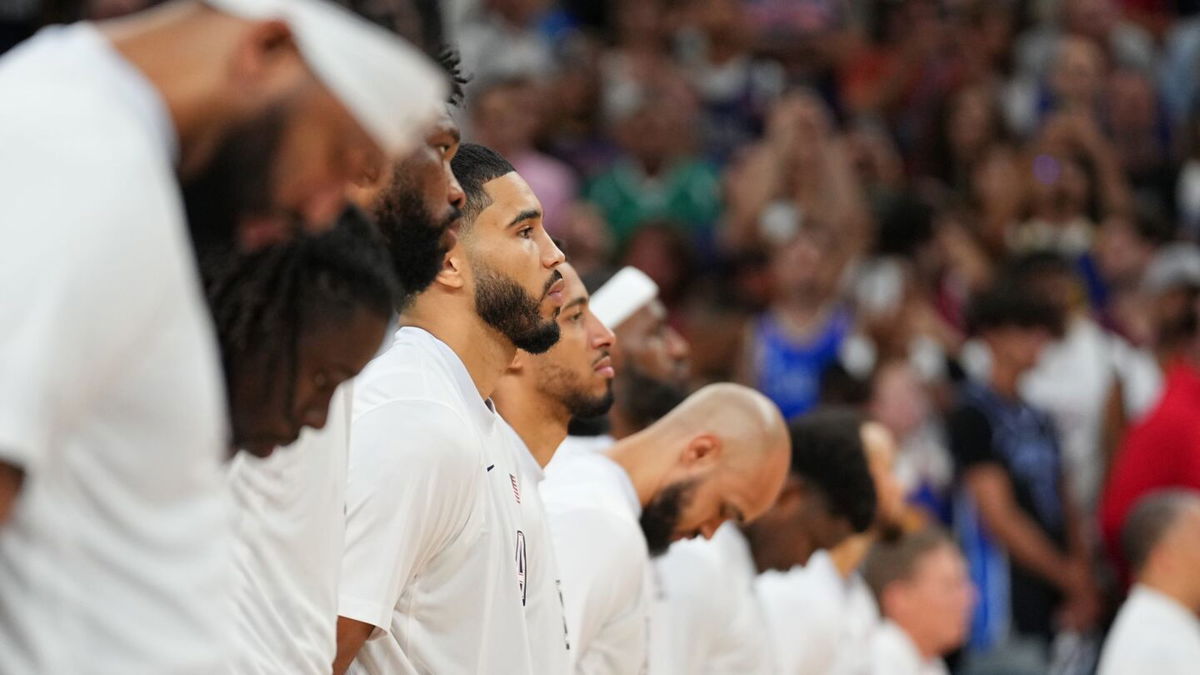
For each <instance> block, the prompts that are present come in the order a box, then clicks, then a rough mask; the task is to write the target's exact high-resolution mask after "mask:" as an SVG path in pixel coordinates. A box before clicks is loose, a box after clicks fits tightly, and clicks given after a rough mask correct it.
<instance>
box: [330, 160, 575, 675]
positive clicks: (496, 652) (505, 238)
mask: <svg viewBox="0 0 1200 675" xmlns="http://www.w3.org/2000/svg"><path fill="white" fill-rule="evenodd" d="M451 166H452V169H453V171H454V175H455V176H456V177H457V179H458V181H459V183H460V184H461V185H462V188H463V192H464V194H465V195H466V204H465V208H464V219H463V223H462V225H461V226H460V230H459V232H458V233H457V236H456V237H455V243H454V246H453V248H452V249H451V250H450V252H449V254H448V255H447V256H446V258H445V260H444V262H443V264H442V266H441V268H440V269H439V270H438V272H437V275H436V277H435V279H434V281H433V283H432V284H431V285H430V286H429V287H428V288H427V289H425V290H424V291H422V292H421V293H418V294H416V295H415V296H414V297H413V298H412V299H411V300H410V302H409V304H408V305H407V306H406V307H405V308H404V310H403V312H402V313H401V325H402V327H401V328H400V330H399V331H398V332H397V333H396V336H395V341H394V342H393V344H392V346H391V347H390V348H389V349H388V350H387V351H386V352H384V353H383V354H382V355H380V356H379V357H378V358H376V359H375V360H374V361H372V362H371V363H370V364H369V365H368V366H367V368H366V369H365V370H364V371H363V374H362V375H361V376H360V377H359V378H358V379H357V380H356V382H355V386H354V410H353V415H352V422H351V434H350V463H349V467H348V480H347V486H346V489H347V493H346V509H347V512H346V545H345V552H344V556H343V565H342V576H341V582H340V590H339V614H340V618H339V620H338V656H337V660H336V661H335V664H334V672H335V673H338V674H340V673H342V672H345V671H346V669H347V667H350V665H351V662H353V663H354V666H353V670H354V672H356V673H380V674H383V673H386V674H389V675H391V674H395V673H403V674H407V673H448V672H480V673H482V672H495V673H513V674H516V675H519V674H521V673H528V672H532V669H533V666H532V659H531V655H530V652H529V640H528V632H527V631H526V622H525V617H524V610H523V601H524V600H525V588H524V581H525V580H524V572H525V569H524V568H525V541H524V535H523V533H522V532H521V531H520V530H519V524H520V521H521V513H520V497H521V492H522V491H521V486H520V485H519V478H518V476H519V474H520V469H519V468H518V467H517V466H516V463H515V457H516V455H515V453H514V449H513V448H512V446H511V445H510V444H511V439H512V434H511V432H510V431H509V430H508V427H507V425H506V424H505V423H504V420H502V419H501V418H500V416H499V415H497V414H496V413H495V411H494V409H493V407H492V404H491V402H490V401H489V400H488V399H489V397H490V396H491V394H492V392H493V390H494V389H495V386H496V382H497V381H498V380H499V379H500V377H501V376H502V375H503V373H504V371H505V369H506V368H507V367H508V365H509V364H510V363H511V362H512V359H513V357H514V356H515V354H516V350H517V349H518V348H520V349H523V350H525V351H528V352H531V353H540V352H544V351H546V350H547V349H549V348H550V347H551V346H552V345H553V344H554V343H555V342H556V341H557V340H558V337H559V330H558V324H557V323H556V322H555V317H556V315H557V313H558V310H559V308H560V307H561V306H562V288H563V282H562V275H561V274H560V273H559V272H558V270H557V269H556V268H557V267H558V266H559V265H560V264H561V263H562V261H563V256H562V252H561V251H559V250H558V248H557V247H556V246H555V245H554V243H553V242H552V241H551V240H550V238H549V236H548V235H547V234H546V231H545V230H544V229H543V228H542V222H541V205H540V204H539V203H538V201H537V198H536V197H535V196H534V195H533V193H532V191H530V189H529V186H528V185H527V184H526V183H525V181H524V180H522V179H521V177H520V176H519V175H518V174H517V173H516V172H515V171H514V170H513V168H512V166H511V165H510V164H509V163H508V162H507V161H505V160H504V159H503V158H502V157H500V156H499V155H497V154H496V153H495V152H493V151H491V150H489V149H487V148H484V147H481V146H478V145H471V144H466V145H463V146H462V147H461V148H460V149H459V151H458V154H457V155H456V156H455V157H454V160H453V162H452V163H451Z"/></svg>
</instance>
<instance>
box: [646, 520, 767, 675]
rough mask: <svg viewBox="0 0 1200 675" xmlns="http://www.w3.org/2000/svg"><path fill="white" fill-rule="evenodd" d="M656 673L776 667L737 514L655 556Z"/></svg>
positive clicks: (748, 674) (750, 671)
mask: <svg viewBox="0 0 1200 675" xmlns="http://www.w3.org/2000/svg"><path fill="white" fill-rule="evenodd" d="M654 567H655V571H656V572H657V575H656V579H657V584H656V585H657V588H658V591H659V597H658V598H657V601H656V602H655V603H654V610H653V613H652V615H651V620H650V673H651V675H690V674H693V673H694V674H697V675H699V674H702V673H705V674H712V675H716V674H718V673H725V674H732V673H738V674H739V675H767V674H769V673H773V672H774V671H773V669H772V667H771V666H772V662H771V651H770V644H769V643H768V641H767V635H766V625H765V623H764V621H763V617H762V611H761V609H760V608H759V606H758V597H757V596H756V595H755V593H754V580H755V577H756V576H757V570H756V568H755V566H754V559H753V558H752V557H751V554H750V545H749V543H748V542H747V541H746V538H745V536H744V535H742V533H741V531H740V530H738V528H737V525H735V524H734V523H732V522H728V523H725V524H724V525H722V526H721V527H720V528H719V529H718V530H717V532H716V534H714V535H713V538H712V540H711V541H709V540H705V539H699V538H698V539H690V540H684V541H679V542H676V543H674V544H672V545H671V548H670V549H669V550H668V551H667V552H666V554H664V555H662V556H661V557H659V558H657V559H655V560H654Z"/></svg>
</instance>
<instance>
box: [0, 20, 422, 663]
mask: <svg viewBox="0 0 1200 675" xmlns="http://www.w3.org/2000/svg"><path fill="white" fill-rule="evenodd" d="M215 4H216V3H213V6H215ZM264 10H270V13H271V16H269V17H268V16H267V14H266V12H265V11H264ZM314 25H320V26H321V27H322V29H321V30H318V31H315V32H314V31H312V30H311V28H312V27H313V26H314ZM347 45H349V47H348V48H347ZM331 46H332V47H333V48H332V49H331ZM197 55H202V57H201V58H197ZM360 68H362V69H365V72H375V73H382V74H384V75H385V81H386V82H387V84H385V85H383V86H379V85H378V84H377V83H376V84H373V85H372V87H367V88H364V87H362V86H356V85H355V80H354V78H353V77H351V78H349V79H347V74H348V73H352V72H360V71H359V69H360ZM441 86H442V85H441V83H440V81H439V79H438V78H437V77H436V76H435V71H434V70H433V68H432V66H431V65H429V64H427V63H425V61H424V59H423V58H422V57H418V56H417V55H415V54H414V53H412V51H411V50H409V49H407V48H405V47H404V46H403V45H402V44H400V43H399V41H398V40H396V39H394V38H392V37H391V36H387V35H384V34H382V33H381V32H380V31H377V30H376V29H373V28H371V27H370V26H368V25H367V24H365V23H364V22H361V21H360V20H358V19H356V18H353V17H352V16H351V15H349V14H347V13H345V12H343V11H341V10H338V9H336V8H332V7H329V6H326V5H324V4H318V3H314V2H302V3H288V4H282V3H275V4H274V5H272V3H267V2H260V3H246V4H244V5H237V4H235V3H233V2H232V0H227V1H226V2H223V3H222V4H221V5H220V9H214V8H213V7H210V6H208V5H202V4H201V3H198V2H188V1H181V2H176V3H171V4H169V5H166V6H163V7H161V8H158V9H155V10H149V11H147V12H144V13H140V14H137V15H135V16H132V17H130V18H127V19H124V20H121V21H117V22H112V23H101V24H90V23H80V24H76V25H74V26H70V27H52V28H47V29H46V30H44V31H43V32H41V33H40V34H39V35H37V36H36V37H34V38H32V39H30V40H29V41H27V42H25V43H24V44H22V45H21V46H19V47H18V48H16V49H14V50H12V51H11V52H9V53H7V54H5V55H4V57H3V58H0V99H3V100H4V101H5V103H4V105H3V106H0V145H2V147H3V148H4V152H3V156H2V157H0V181H2V182H3V184H4V185H5V197H4V199H3V200H0V241H2V242H3V244H2V245H0V325H3V326H5V327H6V329H5V330H3V331H0V460H2V461H0V519H3V520H5V521H6V522H5V523H4V525H3V528H2V529H0V578H2V579H3V580H4V581H3V582H2V583H0V645H3V646H2V647H0V672H6V673H73V674H83V675H86V674H88V673H114V672H119V673H133V674H137V673H163V672H170V673H178V674H181V675H187V674H190V673H197V674H199V673H205V674H207V673H214V672H222V671H223V670H224V669H227V668H228V667H229V666H230V665H231V664H232V661H233V659H232V655H231V651H232V649H231V639H230V638H231V635H230V621H229V615H230V611H231V608H232V602H231V598H230V594H229V585H230V584H229V581H230V579H229V572H230V569H231V564H230V548H229V545H230V535H231V534H232V532H231V527H230V525H231V522H230V517H229V516H230V514H229V510H228V504H227V502H226V497H225V494H224V490H223V486H222V481H221V463H222V458H223V457H224V456H225V454H226V453H225V449H226V443H227V440H228V439H227V437H226V428H227V426H226V420H225V418H224V410H223V402H222V395H221V384H220V373H219V362H218V356H217V353H216V342H215V339H214V335H213V331H212V324H211V319H210V318H209V316H208V314H207V309H206V307H205V305H204V301H203V295H202V293H201V288H200V283H199V279H198V276H197V269H196V264H195V260H194V256H193V250H192V242H193V241H204V242H206V243H209V244H213V245H214V246H223V247H225V248H229V247H230V246H232V245H233V244H234V243H235V242H236V243H238V244H241V246H242V247H243V248H246V249H252V248H255V247H257V246H261V245H263V244H265V243H267V242H269V241H278V240H283V239H286V238H288V237H289V236H290V234H291V231H292V229H293V227H294V224H296V223H301V224H303V225H304V226H305V227H307V228H308V229H311V230H323V229H327V228H328V227H329V225H330V223H331V222H332V219H333V216H335V215H336V214H337V213H339V212H340V210H341V208H342V205H343V203H344V200H343V197H342V196H341V192H342V189H343V186H344V184H345V182H346V181H347V180H349V179H351V178H353V177H354V176H355V175H356V174H357V173H358V172H359V171H361V170H363V169H364V168H365V167H366V166H367V163H368V161H371V160H372V158H374V157H380V156H383V155H386V154H391V153H398V152H403V151H404V150H405V149H406V148H407V147H411V143H412V140H413V139H412V138H410V137H411V136H415V132H416V130H417V129H416V127H414V124H417V123H418V119H417V118H418V117H419V118H420V123H422V124H423V123H424V120H425V119H426V113H427V112H432V106H431V105H430V104H432V102H433V101H434V100H436V98H437V96H438V94H439V93H440V89H441ZM393 104H396V105H397V108H398V109H399V110H401V112H400V113H399V114H396V115H395V116H393V117H386V116H381V115H378V114H377V113H379V111H380V109H381V108H385V107H387V106H390V105H393ZM427 107H428V109H426V108H427ZM285 129H286V130H287V131H286V133H285V131H284V130H285ZM264 130H266V131H271V132H274V133H273V134H270V135H269V136H268V135H264V134H263V133H261V132H263V131H264ZM268 141H269V142H268ZM250 148H253V152H252V153H250V152H246V150H248V149H250ZM239 149H240V150H239ZM248 155H253V156H252V157H251V156H248ZM343 160H349V161H343ZM205 179H207V180H205ZM218 179H219V180H218ZM181 181H182V182H183V183H184V184H185V186H186V187H187V188H190V189H188V190H186V191H181V189H180V182H181ZM233 185H236V186H237V187H236V190H233V191H227V190H223V188H229V187H230V186H233ZM212 195H221V196H223V197H227V198H228V199H227V200H225V201H223V202H222V203H221V208H219V209H211V210H209V211H208V212H207V213H205V214H204V215H205V217H202V218H198V219H197V220H195V221H192V220H191V219H190V217H189V218H187V219H185V217H184V214H185V211H186V212H187V213H188V214H189V215H190V214H192V213H193V212H194V213H196V214H201V213H203V212H204V209H201V208H199V207H200V206H201V203H200V202H197V201H195V200H194V199H186V197H188V196H190V197H200V196H212ZM191 207H197V208H196V209H194V210H193V208H191ZM285 214H286V215H285ZM189 235H191V236H190V237H189Z"/></svg>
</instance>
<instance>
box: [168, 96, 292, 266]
mask: <svg viewBox="0 0 1200 675" xmlns="http://www.w3.org/2000/svg"><path fill="white" fill-rule="evenodd" d="M285 119H286V112H285V110H284V108H282V107H275V108H272V109H271V110H268V111H267V112H266V113H264V114H263V115H261V116H259V117H257V118H255V119H252V120H248V121H246V122H244V123H242V124H240V125H238V126H236V127H234V128H233V129H231V130H230V131H229V132H228V133H227V134H226V135H225V137H224V138H223V139H221V141H220V142H219V145H218V146H217V148H216V150H215V151H214V153H213V157H212V161H210V162H209V163H208V165H207V166H206V167H204V168H203V169H201V170H200V172H199V173H197V174H196V175H195V176H192V177H190V178H187V179H185V180H182V181H181V187H182V190H183V202H184V208H185V210H186V212H187V220H188V230H189V231H190V232H191V235H192V245H193V246H194V247H195V250H196V255H197V258H199V259H201V260H204V259H206V258H208V257H211V256H213V255H224V254H228V253H232V252H234V251H235V250H236V249H237V248H238V232H239V226H240V225H241V224H242V223H244V222H245V221H246V220H247V219H250V218H255V217H262V216H275V217H278V216H280V212H279V211H280V210H279V209H278V208H277V207H276V206H275V205H274V204H273V203H272V195H271V186H272V184H273V181H272V178H273V174H274V168H275V160H276V156H277V155H278V153H279V148H280V145H281V144H282V141H283V130H284V126H285V124H284V122H285ZM284 216H285V217H288V218H289V219H290V220H291V221H292V225H293V226H298V225H299V223H300V220H301V219H300V218H299V216H298V215H297V214H284ZM297 229H298V227H297Z"/></svg>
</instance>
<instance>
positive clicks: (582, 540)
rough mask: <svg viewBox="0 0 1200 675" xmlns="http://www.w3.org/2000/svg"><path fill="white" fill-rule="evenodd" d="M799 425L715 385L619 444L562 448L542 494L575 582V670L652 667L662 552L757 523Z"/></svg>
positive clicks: (756, 399)
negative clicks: (731, 525)
mask: <svg viewBox="0 0 1200 675" xmlns="http://www.w3.org/2000/svg"><path fill="white" fill-rule="evenodd" d="M787 463H788V438H787V427H786V426H785V424H784V421H783V418H782V417H781V416H780V415H779V410H778V409H777V408H776V407H775V406H774V404H772V403H771V402H770V401H769V400H767V399H766V397H764V396H762V395H761V394H758V393H757V392H755V391H753V390H751V389H749V388H747V387H742V386H740V385H734V384H717V385H710V386H708V387H705V388H703V389H701V390H700V391H698V392H696V393H695V394H693V395H692V396H690V397H689V398H688V399H687V400H685V401H684V402H683V403H682V404H680V405H679V407H677V408H676V409H675V410H673V411H671V412H670V413H668V414H667V416H666V417H664V418H662V419H661V420H659V421H658V422H656V423H654V424H652V425H650V426H649V427H647V428H646V429H645V430H643V431H641V432H638V433H636V434H633V435H632V436H628V437H626V438H625V439H623V440H621V441H618V442H617V444H616V445H614V446H613V447H612V448H610V449H609V450H607V451H603V452H596V451H590V450H586V449H566V450H560V451H559V452H558V453H557V454H556V455H555V457H554V460H553V461H552V462H551V463H550V464H549V466H548V467H547V471H546V475H547V478H546V481H545V483H543V485H542V497H543V499H544V500H545V502H546V508H547V512H548V514H549V517H550V526H551V535H552V536H553V538H554V544H555V554H556V555H557V557H558V562H559V571H560V573H561V574H562V578H563V604H564V607H565V609H566V615H567V627H568V633H569V635H570V636H571V647H572V649H571V656H572V661H573V663H572V670H571V672H574V673H597V672H603V673H630V674H636V673H640V672H642V670H643V669H644V668H645V662H646V641H647V634H646V624H647V621H648V620H649V618H650V606H649V604H648V602H649V599H648V594H649V593H650V592H651V589H650V584H649V583H648V581H647V579H646V575H647V573H648V572H649V564H650V556H651V555H659V554H661V553H662V552H664V551H666V549H667V547H668V546H669V545H670V543H671V542H672V541H676V540H679V539H684V538H687V537H695V536H699V535H703V536H705V537H711V536H712V535H713V533H714V532H716V530H717V528H718V527H720V525H721V524H722V523H723V522H725V521H727V520H733V521H735V522H739V523H743V522H750V521H753V520H754V519H755V518H757V517H758V516H759V515H761V514H762V513H763V512H765V511H766V510H767V508H768V507H769V506H770V505H771V504H772V503H773V502H774V501H775V497H776V495H778V493H779V490H780V489H781V488H782V487H783V481H784V478H785V475H786V473H787Z"/></svg>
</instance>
